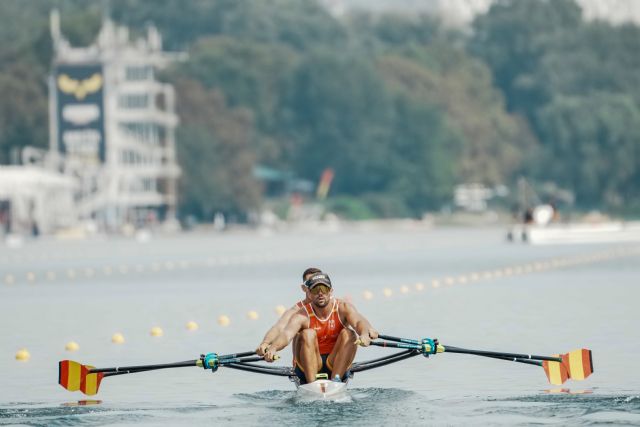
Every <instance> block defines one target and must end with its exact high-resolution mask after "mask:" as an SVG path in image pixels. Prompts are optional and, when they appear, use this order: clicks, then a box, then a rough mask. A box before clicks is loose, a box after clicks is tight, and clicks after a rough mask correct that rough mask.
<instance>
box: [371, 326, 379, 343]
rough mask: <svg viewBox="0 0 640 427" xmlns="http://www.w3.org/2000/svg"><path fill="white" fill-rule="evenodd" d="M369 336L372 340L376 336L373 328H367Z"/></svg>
mask: <svg viewBox="0 0 640 427" xmlns="http://www.w3.org/2000/svg"><path fill="white" fill-rule="evenodd" d="M369 338H371V339H372V340H375V339H376V338H378V331H376V330H375V329H373V328H370V329H369Z"/></svg>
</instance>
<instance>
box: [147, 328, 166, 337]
mask: <svg viewBox="0 0 640 427" xmlns="http://www.w3.org/2000/svg"><path fill="white" fill-rule="evenodd" d="M149 333H150V334H151V336H152V337H161V336H162V335H164V332H163V331H162V328H161V327H159V326H154V327H153V328H151V331H150V332H149Z"/></svg>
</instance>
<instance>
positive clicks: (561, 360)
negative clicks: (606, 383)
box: [371, 334, 593, 385]
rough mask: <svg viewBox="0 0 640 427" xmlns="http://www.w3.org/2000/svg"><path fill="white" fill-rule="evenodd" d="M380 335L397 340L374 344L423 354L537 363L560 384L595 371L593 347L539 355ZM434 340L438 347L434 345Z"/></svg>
mask: <svg viewBox="0 0 640 427" xmlns="http://www.w3.org/2000/svg"><path fill="white" fill-rule="evenodd" d="M378 338H381V339H385V340H389V341H395V342H385V341H382V342H376V341H373V342H372V343H371V344H372V345H377V346H380V347H395V348H408V349H412V348H413V349H416V350H420V351H421V352H422V353H423V354H425V355H427V354H434V353H445V352H447V353H461V354H471V355H475V356H483V357H490V358H493V359H500V360H510V361H513V362H518V363H524V364H528V365H534V366H542V367H543V369H544V371H545V374H546V375H547V379H548V380H549V382H550V383H551V384H555V385H560V384H563V383H564V382H565V381H567V379H569V378H571V379H574V380H583V379H585V378H587V377H588V376H589V375H591V374H592V373H593V359H592V355H591V350H588V349H578V350H573V351H571V352H569V353H566V354H562V355H553V356H539V355H533V354H520V353H505V352H497V351H485V350H470V349H465V348H459V347H454V346H443V345H440V344H439V343H438V342H437V340H436V341H433V340H429V339H426V340H423V341H422V342H421V341H418V340H414V339H409V338H400V337H394V336H390V335H382V334H381V335H379V336H378ZM431 343H433V344H434V345H435V347H433V346H432V344H431Z"/></svg>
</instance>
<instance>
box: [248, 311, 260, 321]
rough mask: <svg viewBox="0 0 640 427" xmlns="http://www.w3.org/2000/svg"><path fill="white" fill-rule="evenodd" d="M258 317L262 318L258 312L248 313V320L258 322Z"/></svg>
mask: <svg viewBox="0 0 640 427" xmlns="http://www.w3.org/2000/svg"><path fill="white" fill-rule="evenodd" d="M258 317H260V316H258V312H257V311H253V310H251V311H250V312H248V313H247V319H250V320H257V319H258Z"/></svg>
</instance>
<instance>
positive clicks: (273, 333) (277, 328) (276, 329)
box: [256, 267, 321, 360]
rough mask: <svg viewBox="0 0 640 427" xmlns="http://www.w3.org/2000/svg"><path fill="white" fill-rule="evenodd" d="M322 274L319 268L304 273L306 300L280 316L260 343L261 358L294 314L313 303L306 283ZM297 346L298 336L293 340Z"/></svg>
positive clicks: (302, 287) (258, 351) (303, 289)
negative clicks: (315, 275)
mask: <svg viewBox="0 0 640 427" xmlns="http://www.w3.org/2000/svg"><path fill="white" fill-rule="evenodd" d="M320 272H321V271H320V269H319V268H315V267H309V268H307V269H306V270H305V271H304V272H303V273H302V284H301V285H300V289H302V292H304V299H303V300H301V301H298V302H297V303H296V304H295V305H294V306H293V307H291V308H289V309H288V310H286V311H285V312H284V313H282V316H280V319H278V321H277V322H276V323H275V325H273V326H272V327H271V329H269V330H268V331H267V333H266V334H265V336H264V338H262V342H261V343H260V345H258V348H256V354H258V355H259V356H264V353H265V352H266V351H267V348H269V347H270V346H271V343H272V342H273V340H275V339H276V338H277V337H278V335H279V334H280V333H281V332H282V331H283V330H284V328H285V326H287V323H289V320H290V319H291V317H292V316H293V315H294V314H296V313H297V312H298V310H300V309H301V308H302V307H303V306H304V305H305V304H308V303H310V302H311V297H310V296H309V295H310V294H309V288H308V287H307V286H305V282H306V281H307V280H308V279H309V278H310V277H311V276H313V275H314V274H316V273H320ZM297 344H298V338H297V335H296V338H294V339H293V348H294V349H296V348H297ZM294 354H295V350H294ZM294 360H295V359H294Z"/></svg>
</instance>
